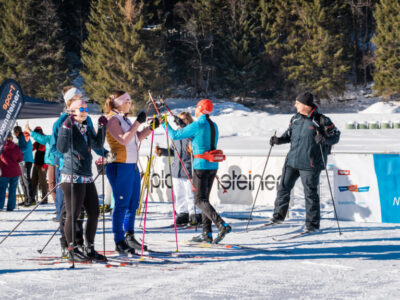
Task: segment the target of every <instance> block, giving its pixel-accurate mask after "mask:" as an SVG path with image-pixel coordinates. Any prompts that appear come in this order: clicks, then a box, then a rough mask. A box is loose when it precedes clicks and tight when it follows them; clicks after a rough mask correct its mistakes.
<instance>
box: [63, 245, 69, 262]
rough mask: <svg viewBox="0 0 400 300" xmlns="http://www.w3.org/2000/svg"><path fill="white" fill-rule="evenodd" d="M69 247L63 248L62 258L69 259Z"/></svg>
mask: <svg viewBox="0 0 400 300" xmlns="http://www.w3.org/2000/svg"><path fill="white" fill-rule="evenodd" d="M68 254H69V251H68V247H61V258H63V259H68Z"/></svg>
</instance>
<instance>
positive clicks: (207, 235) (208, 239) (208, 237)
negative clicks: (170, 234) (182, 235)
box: [192, 232, 213, 244]
mask: <svg viewBox="0 0 400 300" xmlns="http://www.w3.org/2000/svg"><path fill="white" fill-rule="evenodd" d="M212 241H213V237H212V233H211V232H203V233H202V234H201V235H199V236H195V237H193V238H192V242H196V243H208V244H211V243H212Z"/></svg>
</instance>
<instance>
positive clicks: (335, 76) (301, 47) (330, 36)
mask: <svg viewBox="0 0 400 300" xmlns="http://www.w3.org/2000/svg"><path fill="white" fill-rule="evenodd" d="M291 9H292V11H291V13H292V17H293V18H294V22H293V27H292V28H291V29H290V33H289V36H288V38H287V44H286V54H285V56H284V57H283V59H284V62H283V67H284V70H286V72H287V73H288V77H287V78H288V81H290V82H292V83H293V84H295V85H296V86H297V88H300V89H303V90H304V89H307V90H311V91H313V92H314V93H315V94H316V95H317V97H318V98H321V97H328V98H329V97H330V95H331V94H340V93H342V92H343V91H344V90H345V82H346V75H347V72H348V70H349V67H348V65H347V62H346V61H345V58H344V55H343V50H344V48H343V37H342V35H341V34H340V33H338V32H335V28H337V27H338V26H339V23H338V22H339V21H338V19H337V18H336V17H337V14H338V13H337V11H338V9H339V7H338V4H337V2H336V1H323V0H312V1H308V0H293V1H292V3H291Z"/></svg>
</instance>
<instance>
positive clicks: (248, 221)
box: [246, 130, 276, 231]
mask: <svg viewBox="0 0 400 300" xmlns="http://www.w3.org/2000/svg"><path fill="white" fill-rule="evenodd" d="M274 136H276V130H275V133H274ZM272 147H273V145H271V147H270V148H269V151H268V155H267V160H266V162H265V165H264V170H263V172H262V175H261V179H260V184H259V185H258V189H257V193H256V197H255V198H254V201H253V207H252V208H251V212H250V215H249V219H248V220H247V225H246V231H247V229H248V228H249V224H250V220H251V215H252V214H253V210H254V206H255V205H256V201H257V197H258V193H259V192H260V188H261V184H262V181H263V178H264V174H265V170H266V168H267V165H268V160H269V156H270V155H271V150H272Z"/></svg>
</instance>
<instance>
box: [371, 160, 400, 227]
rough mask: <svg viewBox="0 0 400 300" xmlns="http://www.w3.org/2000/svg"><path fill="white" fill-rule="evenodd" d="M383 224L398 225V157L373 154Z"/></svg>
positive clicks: (399, 193) (399, 197)
mask: <svg viewBox="0 0 400 300" xmlns="http://www.w3.org/2000/svg"><path fill="white" fill-rule="evenodd" d="M374 166H375V174H376V177H377V181H378V188H379V198H380V203H381V215H382V222H383V223H400V155H397V154H374Z"/></svg>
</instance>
